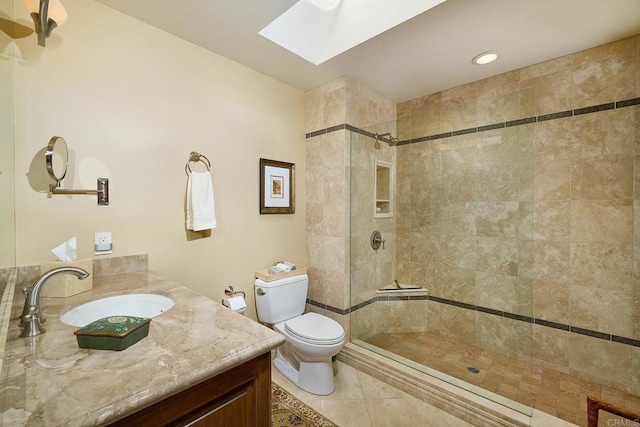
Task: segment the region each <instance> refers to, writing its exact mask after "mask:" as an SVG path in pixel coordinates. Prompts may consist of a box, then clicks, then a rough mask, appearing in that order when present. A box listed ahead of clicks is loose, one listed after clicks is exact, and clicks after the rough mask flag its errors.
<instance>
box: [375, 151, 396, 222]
mask: <svg viewBox="0 0 640 427" xmlns="http://www.w3.org/2000/svg"><path fill="white" fill-rule="evenodd" d="M374 162H375V164H374V170H375V174H374V182H373V188H374V191H375V201H374V206H373V217H374V218H391V217H392V216H393V165H392V164H391V163H387V162H383V161H381V160H378V159H376V160H375V161H374Z"/></svg>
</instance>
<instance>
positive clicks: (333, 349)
mask: <svg viewBox="0 0 640 427" xmlns="http://www.w3.org/2000/svg"><path fill="white" fill-rule="evenodd" d="M307 287H308V278H307V275H306V274H303V275H300V276H294V277H290V278H285V279H280V280H275V281H271V282H264V281H262V280H260V279H257V280H256V283H255V296H256V309H257V312H258V319H259V320H260V321H261V322H264V323H268V324H272V325H273V329H274V330H275V331H276V332H278V333H280V334H282V335H283V336H284V337H285V339H286V341H285V343H284V344H282V345H281V346H280V347H278V348H277V349H276V357H275V359H274V361H273V364H274V366H275V367H276V369H277V370H278V371H280V372H281V373H282V374H283V375H284V376H285V377H287V378H288V379H289V380H290V381H291V382H293V383H295V384H296V385H297V386H298V387H300V388H302V389H303V390H306V391H308V392H309V393H313V394H318V395H323V396H324V395H327V394H331V393H333V391H334V390H335V383H334V379H333V363H332V358H333V356H335V355H336V354H338V352H339V351H340V350H341V349H342V347H343V346H344V342H345V335H344V329H343V328H342V326H341V325H340V324H339V323H338V322H336V321H335V320H333V319H330V318H328V317H326V316H323V315H321V314H318V313H306V314H303V312H304V306H305V303H306V296H307Z"/></svg>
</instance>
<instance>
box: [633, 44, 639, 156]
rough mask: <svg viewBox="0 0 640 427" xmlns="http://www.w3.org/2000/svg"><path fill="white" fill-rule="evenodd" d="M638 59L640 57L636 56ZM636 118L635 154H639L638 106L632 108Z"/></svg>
mask: <svg viewBox="0 0 640 427" xmlns="http://www.w3.org/2000/svg"><path fill="white" fill-rule="evenodd" d="M638 57H639V58H640V55H639V56H638ZM633 110H634V112H635V116H636V132H635V154H640V105H639V106H637V107H633Z"/></svg>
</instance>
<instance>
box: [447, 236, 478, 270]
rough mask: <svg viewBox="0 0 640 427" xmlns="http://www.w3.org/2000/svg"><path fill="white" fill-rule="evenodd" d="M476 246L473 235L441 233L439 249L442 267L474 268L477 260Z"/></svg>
mask: <svg viewBox="0 0 640 427" xmlns="http://www.w3.org/2000/svg"><path fill="white" fill-rule="evenodd" d="M475 246H476V239H475V237H473V236H448V235H440V236H439V241H438V247H437V251H438V255H439V261H440V265H441V267H442V268H458V269H463V270H474V267H475V265H476V261H477V260H476V250H475Z"/></svg>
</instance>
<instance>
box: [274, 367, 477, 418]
mask: <svg viewBox="0 0 640 427" xmlns="http://www.w3.org/2000/svg"><path fill="white" fill-rule="evenodd" d="M335 367H336V370H337V373H336V378H335V380H336V391H334V392H333V393H332V394H330V395H329V396H317V395H314V394H311V393H307V392H306V391H304V390H302V389H300V388H298V387H297V386H296V385H295V384H293V383H292V382H291V381H289V380H288V379H287V378H286V377H284V375H282V374H281V373H280V372H279V371H278V370H277V369H275V368H273V369H272V373H271V378H272V380H273V381H274V382H275V383H276V384H278V385H279V386H280V387H282V388H284V389H285V390H286V391H288V392H289V393H291V394H292V395H293V396H295V397H296V398H298V399H300V400H301V401H303V402H304V403H306V404H307V405H309V406H310V407H312V408H313V409H315V410H316V411H318V412H320V413H321V414H322V415H324V416H325V417H327V418H329V419H330V420H331V421H333V422H334V423H336V424H337V425H339V426H340V427H369V426H371V427H378V426H379V427H404V426H407V427H409V426H410V427H415V426H421V427H470V426H471V424H469V423H467V422H465V421H463V420H461V419H459V418H456V417H454V416H453V415H451V414H448V413H446V412H444V411H442V410H440V409H438V408H436V407H435V406H432V405H430V404H428V403H426V402H423V401H422V400H419V399H417V398H415V397H413V396H411V395H409V394H407V393H404V392H403V391H400V390H398V389H396V388H394V387H392V386H390V385H388V384H385V383H384V382H382V381H380V380H377V379H375V378H373V377H372V376H370V375H367V374H365V373H363V372H360V371H358V370H357V369H355V368H352V367H351V366H348V365H346V364H344V363H342V362H336V363H335Z"/></svg>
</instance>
